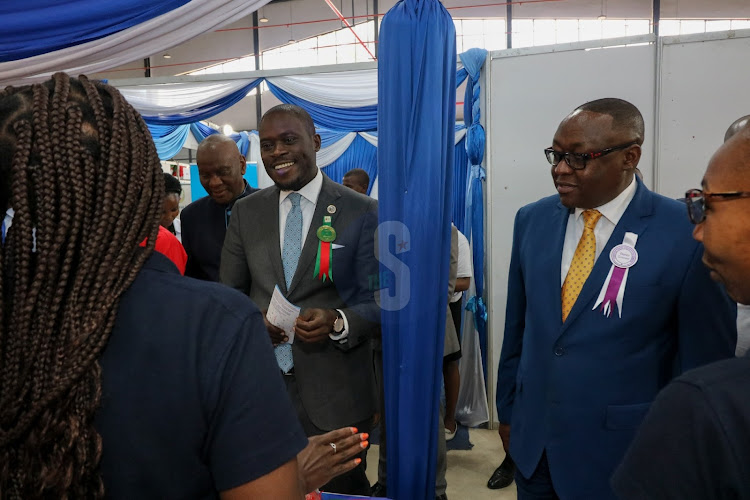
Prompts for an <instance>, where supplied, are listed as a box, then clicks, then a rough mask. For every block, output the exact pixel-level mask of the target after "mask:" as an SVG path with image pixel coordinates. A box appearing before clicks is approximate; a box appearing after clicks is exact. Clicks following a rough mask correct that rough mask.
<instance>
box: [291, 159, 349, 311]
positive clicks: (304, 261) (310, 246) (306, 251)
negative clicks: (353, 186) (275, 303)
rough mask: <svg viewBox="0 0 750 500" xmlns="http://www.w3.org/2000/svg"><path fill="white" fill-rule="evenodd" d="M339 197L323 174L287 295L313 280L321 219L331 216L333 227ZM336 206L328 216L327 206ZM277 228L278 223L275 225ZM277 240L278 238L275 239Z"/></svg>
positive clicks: (334, 187) (338, 210)
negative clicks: (316, 200)
mask: <svg viewBox="0 0 750 500" xmlns="http://www.w3.org/2000/svg"><path fill="white" fill-rule="evenodd" d="M340 196H341V194H340V193H339V192H338V189H337V188H336V185H335V184H334V182H333V181H332V180H330V179H329V178H328V177H327V176H326V175H325V174H323V185H322V186H321V188H320V194H319V195H318V202H317V203H316V204H315V212H314V214H313V218H312V221H310V229H309V230H308V231H307V237H306V239H305V245H304V246H303V247H302V253H301V254H300V256H299V261H298V262H297V270H296V271H295V272H294V278H292V284H291V285H290V286H289V291H288V294H287V296H288V295H289V294H291V293H292V292H293V291H294V289H295V288H296V287H297V285H299V283H300V282H301V281H302V280H304V279H313V275H312V274H313V270H312V269H311V267H312V265H313V263H314V262H315V259H316V258H317V256H318V235H317V231H318V228H319V227H320V226H321V225H322V224H323V217H324V216H326V215H330V216H331V226H335V224H336V218H337V217H338V215H339V212H340V211H341V207H338V206H336V204H335V201H336V200H337V199H338V198H339V197H340ZM329 205H333V206H336V208H337V210H336V211H335V212H334V213H332V214H329V213H328V206H329ZM277 226H278V223H277ZM277 240H278V238H277Z"/></svg>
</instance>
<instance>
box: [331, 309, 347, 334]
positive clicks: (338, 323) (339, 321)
mask: <svg viewBox="0 0 750 500" xmlns="http://www.w3.org/2000/svg"><path fill="white" fill-rule="evenodd" d="M343 331H344V318H342V317H341V313H340V312H338V311H336V319H335V320H334V321H333V334H334V335H341V332H343Z"/></svg>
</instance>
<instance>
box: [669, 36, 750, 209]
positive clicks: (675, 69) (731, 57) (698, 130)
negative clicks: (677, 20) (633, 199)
mask: <svg viewBox="0 0 750 500" xmlns="http://www.w3.org/2000/svg"><path fill="white" fill-rule="evenodd" d="M748 62H750V30H742V31H729V32H721V33H712V34H701V35H688V36H682V37H669V38H665V39H664V40H663V41H662V44H661V72H660V73H661V85H660V89H661V91H660V93H659V117H660V118H659V145H660V147H659V150H658V155H659V156H658V160H657V161H658V165H659V168H658V171H657V178H656V186H657V189H658V191H659V192H660V193H662V194H664V195H666V196H669V197H672V198H679V197H682V196H683V195H684V194H685V191H686V190H687V189H691V188H696V187H700V183H701V178H702V177H703V172H704V171H705V169H706V165H707V163H708V160H709V159H711V155H712V154H713V152H714V151H716V149H717V148H718V147H719V145H721V143H722V142H723V141H724V132H725V131H726V129H727V127H729V124H731V123H732V122H733V121H734V120H736V119H737V118H739V117H741V116H744V115H749V114H750V65H749V64H748Z"/></svg>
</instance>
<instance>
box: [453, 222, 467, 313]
mask: <svg viewBox="0 0 750 500" xmlns="http://www.w3.org/2000/svg"><path fill="white" fill-rule="evenodd" d="M457 234H458V266H457V268H456V279H458V278H471V277H472V274H471V247H470V246H469V240H467V239H466V236H464V234H463V233H462V232H461V231H457ZM463 294H464V292H463V291H460V292H453V296H452V297H451V300H450V302H458V301H459V300H461V297H462V296H463Z"/></svg>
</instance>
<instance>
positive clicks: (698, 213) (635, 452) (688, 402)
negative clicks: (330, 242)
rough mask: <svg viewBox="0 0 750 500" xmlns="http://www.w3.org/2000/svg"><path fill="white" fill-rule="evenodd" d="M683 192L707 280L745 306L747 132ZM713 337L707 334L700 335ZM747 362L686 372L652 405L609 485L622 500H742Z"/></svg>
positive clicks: (747, 467) (748, 277)
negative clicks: (698, 181) (698, 184)
mask: <svg viewBox="0 0 750 500" xmlns="http://www.w3.org/2000/svg"><path fill="white" fill-rule="evenodd" d="M702 185H703V189H691V190H690V191H688V192H687V193H686V195H685V196H686V201H687V205H688V215H689V217H690V220H691V221H692V222H693V224H695V229H694V231H693V237H694V238H695V239H696V240H698V241H700V242H701V243H703V245H704V246H705V249H704V252H703V262H704V263H705V265H706V266H707V267H708V269H709V270H710V273H711V277H712V278H713V279H714V280H716V281H718V282H719V283H721V284H723V285H724V287H725V288H726V291H727V293H728V294H729V295H730V296H731V297H732V299H734V300H736V301H737V302H739V303H740V304H750V200H748V198H750V128H748V127H745V128H744V129H742V130H741V131H740V132H739V133H737V134H736V135H735V136H734V137H732V138H730V139H729V140H728V141H727V142H725V143H724V145H723V146H721V147H720V148H719V150H718V151H717V152H716V153H715V154H714V156H713V158H711V161H710V162H709V164H708V169H707V170H706V174H705V176H704V177H703V183H702ZM708 333H709V334H713V328H710V329H709V331H708ZM748 386H750V358H748V357H747V356H745V357H738V358H734V359H731V360H725V361H719V362H717V363H712V364H710V365H708V366H704V367H701V368H698V369H696V370H692V371H690V372H689V373H686V374H685V375H683V376H681V377H679V378H678V379H676V380H674V381H673V382H672V383H670V384H669V385H668V386H667V387H666V388H665V389H664V390H663V391H662V392H661V393H660V394H659V397H658V398H657V399H656V401H654V404H653V406H652V408H651V410H650V411H649V413H648V415H647V416H646V418H645V420H644V422H643V425H642V426H641V428H640V429H639V430H638V434H637V435H636V437H635V439H634V440H633V443H632V445H631V447H630V449H629V450H628V452H627V454H626V455H625V458H624V460H623V463H622V465H620V467H619V468H618V469H617V472H616V473H615V475H614V477H613V479H612V486H613V487H614V489H615V491H616V492H617V495H618V496H619V497H620V498H623V499H641V498H642V499H650V498H659V499H664V500H669V499H683V498H712V499H724V498H726V499H730V498H731V499H747V498H750V448H749V447H748V446H747V443H749V442H750V398H748Z"/></svg>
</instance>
